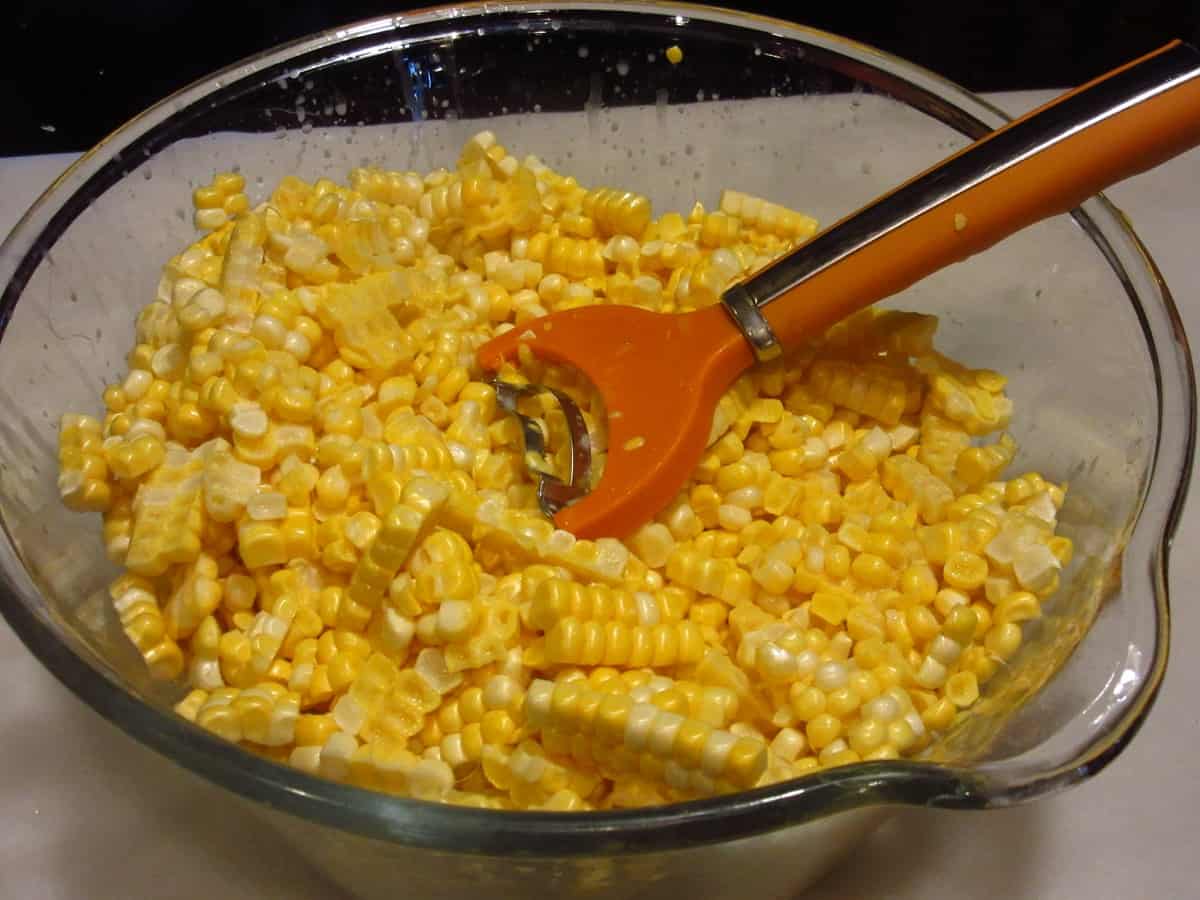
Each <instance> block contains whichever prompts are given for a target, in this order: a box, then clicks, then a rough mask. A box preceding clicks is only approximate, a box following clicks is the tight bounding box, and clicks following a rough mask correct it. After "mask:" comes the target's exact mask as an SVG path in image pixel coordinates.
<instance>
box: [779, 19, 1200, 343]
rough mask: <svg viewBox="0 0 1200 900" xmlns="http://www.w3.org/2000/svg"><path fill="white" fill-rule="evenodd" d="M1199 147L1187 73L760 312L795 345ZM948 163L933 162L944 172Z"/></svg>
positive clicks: (1198, 98)
mask: <svg viewBox="0 0 1200 900" xmlns="http://www.w3.org/2000/svg"><path fill="white" fill-rule="evenodd" d="M1179 46H1180V42H1179V41H1173V42H1171V43H1170V44H1167V45H1166V46H1165V47H1162V48H1160V49H1159V50H1156V51H1155V52H1154V53H1150V54H1147V55H1146V56H1144V57H1142V58H1141V59H1138V60H1134V61H1133V62H1131V63H1129V64H1128V65H1126V66H1122V67H1121V68H1119V69H1115V70H1113V71H1112V72H1109V73H1108V74H1106V75H1103V76H1101V77H1100V78H1097V79H1095V80H1094V81H1092V82H1089V83H1088V84H1086V85H1083V86H1082V87H1080V88H1077V89H1076V90H1074V91H1070V92H1068V93H1066V94H1064V95H1063V96H1062V97H1058V98H1056V99H1054V100H1052V101H1051V102H1050V103H1047V104H1045V105H1044V106H1042V107H1039V108H1038V109H1036V110H1034V111H1033V112H1030V113H1028V114H1027V115H1025V116H1022V117H1021V118H1020V119H1016V120H1014V121H1013V122H1012V123H1010V124H1009V125H1006V126H1005V127H1004V128H1002V129H999V130H997V131H995V132H992V133H991V134H990V135H988V136H987V137H985V138H983V139H981V140H979V141H976V142H975V143H974V144H972V145H970V146H969V147H967V148H965V149H964V150H962V151H960V153H959V154H955V157H957V156H960V155H962V154H963V153H969V152H973V151H975V150H977V148H979V147H981V146H982V145H983V144H985V143H987V142H989V141H992V140H995V139H996V138H997V137H998V136H999V135H1001V134H1003V133H1004V132H1005V131H1007V130H1009V129H1011V128H1014V127H1016V126H1017V125H1018V124H1020V123H1021V122H1024V121H1025V120H1026V119H1029V118H1031V117H1033V116H1035V115H1038V114H1039V113H1042V112H1044V111H1046V110H1048V109H1050V108H1051V107H1053V106H1057V105H1058V104H1060V103H1063V102H1064V101H1066V100H1068V99H1069V98H1071V97H1073V96H1075V95H1076V94H1080V93H1082V92H1084V91H1087V90H1089V89H1090V88H1093V87H1095V86H1096V85H1098V84H1100V83H1101V82H1103V81H1106V80H1108V79H1110V78H1113V77H1114V76H1116V75H1118V74H1120V73H1121V72H1124V71H1125V70H1126V69H1130V68H1132V67H1134V66H1137V65H1139V64H1140V63H1143V62H1145V61H1146V60H1149V59H1151V58H1153V57H1155V56H1158V55H1159V54H1162V53H1166V52H1167V51H1169V50H1172V49H1174V48H1176V47H1179ZM1197 144H1200V79H1196V78H1190V79H1187V80H1185V81H1183V82H1182V83H1180V84H1178V85H1176V86H1174V87H1170V88H1168V89H1166V90H1165V91H1163V92H1162V93H1160V94H1158V95H1157V96H1154V97H1151V98H1150V99H1147V100H1144V101H1142V102H1140V103H1137V104H1135V105H1132V106H1129V107H1127V108H1125V109H1122V110H1120V111H1118V112H1116V113H1114V114H1112V115H1110V116H1109V117H1108V118H1105V119H1103V120H1101V121H1099V122H1096V123H1093V124H1090V125H1087V126H1085V127H1082V128H1080V129H1079V130H1078V131H1076V132H1074V133H1072V134H1070V135H1068V136H1067V137H1065V138H1062V139H1061V140H1060V141H1058V142H1057V143H1055V144H1053V145H1051V146H1050V147H1047V148H1045V149H1042V150H1041V151H1039V152H1038V153H1035V154H1034V155H1032V156H1029V157H1027V158H1025V159H1023V160H1020V161H1018V162H1016V163H1015V164H1012V165H1010V166H1009V167H1008V168H1005V169H1003V170H1001V171H999V172H998V173H997V174H994V175H992V176H991V177H988V178H986V179H985V180H983V181H981V182H979V183H977V184H975V185H973V186H972V187H969V188H967V189H966V190H965V191H963V192H961V193H959V194H957V195H956V196H954V197H953V198H952V199H950V200H947V201H945V202H943V203H940V204H938V205H936V206H933V207H931V208H929V209H927V210H926V211H925V212H923V213H921V214H919V215H917V216H916V217H914V218H912V219H910V220H909V221H907V222H905V223H904V224H902V225H900V226H898V227H896V228H894V229H892V230H890V231H887V232H886V233H884V234H882V235H881V236H879V237H878V238H876V239H875V240H873V241H872V242H870V243H867V244H865V245H863V246H861V247H859V248H858V249H857V250H855V251H853V252H851V253H849V254H848V255H846V256H843V257H841V258H840V259H838V260H837V261H836V262H834V263H832V264H830V265H829V266H828V267H826V268H824V269H821V270H819V271H817V272H816V273H814V274H813V275H810V276H808V277H807V278H806V279H805V280H803V281H801V282H800V283H799V284H797V285H796V286H795V287H792V288H791V289H789V290H787V291H786V292H784V293H782V294H780V295H779V296H778V297H777V298H775V299H774V301H773V302H770V303H767V304H766V305H764V306H763V307H762V312H763V315H764V317H765V318H766V320H767V322H768V323H769V324H770V325H771V328H772V329H773V330H774V332H775V336H776V337H777V338H778V340H779V341H780V343H781V344H783V346H784V347H788V346H792V345H794V344H796V343H797V342H799V341H802V340H805V339H807V338H810V337H811V336H812V335H814V334H819V333H821V331H823V330H824V329H826V328H828V327H829V326H830V325H833V324H834V323H836V322H838V321H840V320H842V319H844V318H845V317H846V316H848V315H850V314H852V313H854V312H856V311H858V310H860V309H862V308H864V307H866V306H869V305H870V304H872V303H875V302H876V301H878V300H881V299H883V298H885V297H889V296H891V295H892V294H895V293H897V292H898V291H901V290H903V289H904V288H906V287H908V286H910V285H912V284H914V283H915V282H917V281H919V280H921V279H922V278H924V277H925V276H927V275H929V274H931V273H933V272H935V271H937V270H938V269H941V268H944V267H945V266H947V265H950V264H951V263H954V262H959V261H961V260H963V259H965V258H966V257H968V256H970V255H972V254H974V253H978V252H980V251H981V250H985V249H987V248H988V247H990V246H992V245H993V244H995V243H996V242H998V241H1000V240H1001V239H1003V238H1005V237H1007V236H1009V235H1011V234H1013V233H1014V232H1016V231H1019V230H1020V229H1022V228H1024V227H1026V226H1028V225H1032V224H1033V223H1035V222H1038V221H1040V220H1042V219H1045V218H1048V217H1050V216H1052V215H1056V214H1060V213H1065V212H1069V211H1070V210H1072V209H1074V208H1075V207H1077V206H1079V205H1080V204H1081V203H1082V202H1083V201H1084V200H1086V199H1087V198H1089V197H1091V196H1093V195H1094V194H1096V193H1097V192H1099V191H1100V190H1102V189H1103V188H1105V187H1107V186H1108V185H1110V184H1112V183H1114V182H1116V181H1120V180H1122V179H1124V178H1128V177H1130V176H1132V175H1136V174H1138V173H1140V172H1144V171H1146V170H1148V169H1151V168H1153V167H1154V166H1157V165H1159V164H1160V163H1162V162H1164V161H1166V160H1168V159H1170V158H1171V157H1173V156H1176V155H1178V154H1179V153H1182V152H1183V151H1184V150H1187V149H1189V148H1191V147H1194V146H1196V145H1197ZM955 157H950V159H951V160H952V159H954V158H955ZM947 162H949V160H944V161H942V162H941V163H938V165H937V166H935V167H933V168H935V169H941V168H942V167H944V166H945V165H946V163H947ZM930 171H932V170H930ZM921 177H923V176H922V175H918V176H917V177H916V178H914V179H912V180H910V182H906V185H907V184H911V183H912V182H914V181H916V180H918V179H920V178H921ZM906 185H902V186H901V187H900V188H897V189H896V191H900V190H902V189H903V188H904V187H905V186H906ZM892 193H893V194H894V193H896V192H895V191H894V192H892ZM888 196H891V195H888ZM886 199H887V198H886V197H885V198H882V199H881V200H880V201H879V202H884V201H886ZM856 215H857V214H856ZM834 227H836V226H834ZM777 264H778V263H777Z"/></svg>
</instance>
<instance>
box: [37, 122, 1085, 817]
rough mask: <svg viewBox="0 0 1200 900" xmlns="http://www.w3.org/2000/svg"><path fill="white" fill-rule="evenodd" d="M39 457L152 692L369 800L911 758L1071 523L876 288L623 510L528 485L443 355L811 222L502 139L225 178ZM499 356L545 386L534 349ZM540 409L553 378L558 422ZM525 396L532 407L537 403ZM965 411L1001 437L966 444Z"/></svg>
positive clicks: (453, 798) (759, 380)
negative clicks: (104, 583)
mask: <svg viewBox="0 0 1200 900" xmlns="http://www.w3.org/2000/svg"><path fill="white" fill-rule="evenodd" d="M194 200H195V205H196V207H197V210H196V215H195V219H196V224H197V227H198V228H200V230H201V231H202V232H203V236H202V237H201V238H200V239H199V240H197V241H196V242H195V243H194V244H192V245H191V246H190V247H188V248H187V249H186V250H185V251H184V252H183V253H181V254H180V255H179V256H177V257H175V258H173V259H171V260H170V262H169V263H168V264H167V265H166V268H165V270H164V274H163V277H162V281H161V284H160V285H159V289H158V296H157V299H155V300H154V301H153V302H152V303H150V304H149V305H148V306H146V307H145V308H144V309H143V310H142V312H141V314H140V315H139V316H138V320H137V337H136V346H135V347H134V348H133V350H132V352H131V353H130V354H129V357H128V362H129V369H130V371H129V374H128V376H127V377H126V378H125V380H124V381H123V382H122V383H120V384H114V385H112V386H110V387H109V388H108V389H107V390H106V391H105V392H104V404H105V407H106V412H105V414H104V416H103V418H102V419H96V418H92V417H89V416H83V415H67V416H64V417H63V420H62V426H61V438H60V451H59V458H60V470H61V475H60V479H59V486H60V490H61V494H62V497H63V500H64V501H65V502H66V503H67V505H68V506H70V507H72V508H74V509H78V510H81V511H93V512H100V513H102V514H103V520H104V526H103V536H104V543H105V546H106V549H107V553H108V555H109V557H110V558H111V559H112V560H113V561H114V562H115V563H117V564H119V565H121V566H122V567H123V568H124V570H125V571H124V574H122V575H121V576H120V577H119V578H117V580H116V581H115V582H114V583H113V584H112V586H111V596H112V600H113V603H114V606H115V609H116V613H117V615H118V616H119V618H120V621H121V623H122V625H123V627H124V630H125V632H126V634H127V635H128V637H129V639H130V641H132V643H133V644H134V645H136V647H137V648H138V650H139V651H140V652H141V653H142V655H143V656H144V658H145V660H146V664H147V665H148V667H149V669H150V671H151V672H152V673H153V674H154V675H155V676H157V677H160V678H163V679H179V680H182V681H184V682H185V683H186V685H187V687H188V688H189V689H190V693H188V694H187V695H186V697H185V698H184V699H183V700H182V701H181V702H180V703H179V704H178V707H177V709H178V712H179V714H180V715H181V716H184V717H185V718H187V719H188V720H190V721H192V722H195V723H196V724H197V725H199V726H200V727H202V728H205V729H208V730H209V731H211V732H214V733H216V734H218V735H220V736H222V737H224V738H226V739H228V740H230V741H234V742H238V743H240V744H241V745H242V746H244V747H246V748H247V749H249V750H252V751H253V752H256V753H259V754H262V755H264V756H267V757H270V758H272V759H276V760H279V761H285V762H289V763H290V764H291V765H293V766H296V767H298V768H300V769H303V770H305V771H308V772H312V773H318V774H320V775H322V776H325V777H328V778H331V779H336V780H339V781H346V782H350V783H353V784H357V785H361V786H365V787H369V788H375V789H378V790H382V791H388V792H391V793H396V794H402V795H408V796H414V797H419V798H423V799H438V800H444V801H447V802H451V803H460V804H468V805H475V806H484V807H503V808H518V809H526V808H528V809H555V810H586V809H605V808H620V807H633V806H641V805H646V804H658V803H665V802H671V801H675V800H680V799H687V798H693V797H697V796H705V795H712V794H715V793H721V792H727V791H733V790H738V789H744V788H748V787H752V786H756V785H763V784H769V783H773V782H778V781H781V780H785V779H790V778H794V777H797V776H800V775H803V774H805V773H808V772H813V771H816V770H818V769H825V768H830V767H834V766H842V765H847V764H852V763H856V762H859V761H861V760H880V759H890V758H895V757H901V756H911V755H913V754H915V753H918V752H919V751H921V750H922V749H923V748H925V747H926V746H928V744H929V743H930V742H931V741H932V740H934V739H935V738H936V736H937V734H938V733H939V732H941V731H944V730H945V729H947V728H948V727H950V726H951V725H952V724H953V723H954V722H955V720H956V718H957V717H958V716H960V715H969V714H970V713H969V711H970V708H971V706H972V705H973V704H974V703H975V702H976V700H977V699H978V697H979V693H980V687H981V685H983V684H984V683H985V682H986V681H987V680H988V679H989V678H990V677H992V676H993V675H994V673H995V672H996V671H997V669H998V668H999V667H1000V666H1002V665H1004V663H1005V661H1006V660H1008V659H1009V658H1010V657H1012V655H1013V654H1014V653H1015V652H1016V650H1017V649H1018V647H1019V646H1020V644H1021V641H1022V626H1021V623H1022V622H1023V621H1025V620H1029V619H1033V618H1036V617H1038V616H1039V615H1040V609H1041V603H1042V602H1043V601H1044V600H1045V599H1046V598H1047V597H1048V596H1049V595H1050V594H1052V593H1053V592H1054V591H1055V589H1056V588H1057V586H1058V579H1059V571H1060V569H1061V567H1062V566H1063V565H1065V564H1066V563H1067V562H1068V561H1069V558H1070V555H1071V543H1070V541H1069V540H1067V539H1066V538H1064V537H1061V536H1056V535H1055V524H1056V517H1057V511H1058V509H1059V507H1060V506H1061V504H1062V501H1063V488H1062V487H1061V486H1059V485H1055V484H1051V483H1048V482H1047V481H1045V480H1044V479H1043V478H1042V477H1040V476H1039V475H1037V474H1025V475H1021V476H1019V477H1014V478H1009V479H1007V480H1005V478H1004V473H1005V469H1006V467H1007V466H1008V464H1009V463H1010V462H1011V460H1012V457H1013V454H1014V452H1015V450H1016V446H1015V444H1014V442H1013V440H1012V439H1011V438H1010V437H1009V436H1008V435H1007V434H1003V433H1000V432H1001V431H1002V429H1003V428H1004V427H1005V426H1006V425H1007V423H1008V420H1009V417H1010V415H1011V411H1012V407H1011V403H1010V402H1009V400H1008V399H1007V398H1006V396H1005V394H1004V386H1005V379H1004V378H1003V376H1002V375H1000V374H998V373H996V372H993V371H988V370H974V369H970V368H968V367H966V366H964V365H962V364H960V363H957V362H954V361H952V360H950V359H947V358H945V357H944V356H942V355H940V354H939V353H938V352H937V351H936V350H935V349H934V347H933V334H934V330H935V328H936V325H937V322H936V319H934V318H933V317H930V316H922V315H916V314H911V313H902V312H895V311H878V310H868V311H865V312H863V313H861V314H859V315H856V316H855V317H854V318H852V319H850V320H848V321H846V322H843V323H842V324H840V325H838V326H837V327H835V328H833V329H832V330H831V331H830V332H829V333H828V334H827V335H826V336H825V338H824V339H823V340H822V341H820V342H817V343H815V344H813V345H812V346H810V347H806V348H805V349H804V350H802V351H798V352H795V353H792V354H790V355H789V356H787V357H786V358H784V359H782V360H779V361H776V362H775V363H772V364H768V365H764V366H760V367H759V368H757V369H756V370H754V371H752V372H750V373H749V374H747V375H746V376H744V377H743V378H742V379H740V380H739V381H738V382H737V384H736V385H735V386H734V387H733V389H731V390H730V391H729V392H728V394H727V395H726V396H725V397H724V399H723V400H722V402H721V404H720V406H719V408H718V410H717V413H716V416H715V419H714V422H713V429H712V434H711V439H710V443H709V447H708V450H707V453H706V455H705V456H704V458H703V460H702V462H701V463H700V465H699V467H698V469H697V470H696V472H695V474H694V476H693V478H692V480H691V481H690V482H689V483H688V485H687V487H686V488H685V490H684V491H683V492H681V493H680V495H679V496H678V497H677V499H676V500H675V501H674V502H673V503H672V504H671V505H670V506H669V508H667V509H666V510H665V511H663V512H662V514H661V515H660V516H658V518H657V520H656V521H654V522H653V523H650V524H647V525H646V526H644V527H643V528H641V529H640V530H639V531H638V532H637V533H635V534H633V535H632V536H630V537H629V538H628V539H627V540H624V541H617V540H614V539H600V540H596V541H584V540H576V539H575V538H574V537H573V536H571V535H569V534H567V533H565V532H561V531H555V530H554V528H553V527H552V525H551V524H550V523H549V522H548V521H546V520H545V519H543V518H542V517H541V515H540V514H539V512H538V510H537V504H536V500H535V496H534V486H533V483H532V481H531V479H530V477H529V475H528V473H527V471H526V469H525V462H524V459H523V446H522V443H521V434H520V430H519V428H518V425H517V423H516V422H515V421H513V420H512V419H511V418H509V417H506V416H505V415H504V414H503V412H502V411H498V410H497V404H496V398H495V394H494V392H493V390H492V388H491V387H490V386H489V385H488V384H486V383H485V382H484V381H483V380H482V373H481V372H480V371H479V369H478V368H477V367H476V365H475V363H474V353H475V350H476V349H477V348H478V347H479V346H480V345H481V344H482V343H483V342H484V341H486V340H487V339H489V338H490V337H492V336H494V335H496V334H499V333H501V332H503V331H504V330H506V329H509V328H513V327H521V325H522V324H523V323H524V322H525V321H527V320H529V319H531V318H534V317H536V316H540V315H543V314H545V313H547V312H551V311H554V310H561V309H565V308H569V307H572V306H578V305H581V304H589V303H603V302H612V303H631V304H637V305H640V306H644V307H649V308H653V309H658V310H663V311H672V310H679V311H683V310H688V309H693V308H696V307H700V306H705V305H708V304H712V303H715V302H717V300H718V297H719V296H720V294H721V292H722V290H724V289H725V287H726V286H727V285H729V284H730V283H731V282H732V281H734V280H736V279H738V278H741V277H743V276H744V275H746V274H748V273H750V272H752V271H754V270H756V269H758V268H760V267H761V266H763V265H765V264H766V263H768V262H769V261H770V260H771V259H773V258H775V257H776V256H778V255H779V254H781V253H784V252H786V251H788V250H789V249H791V248H793V247H795V246H796V245H798V244H799V243H802V242H803V241H805V240H806V239H808V238H809V237H810V236H811V235H812V234H813V233H814V232H815V230H816V223H815V222H814V221H813V220H812V219H810V218H808V217H807V216H804V215H802V214H800V213H797V212H794V211H791V210H788V209H785V208H783V207H780V206H778V205H775V204H772V203H770V202H767V201H765V200H762V199H759V198H756V197H751V196H748V195H746V194H742V193H738V192H735V191H726V192H725V193H724V194H723V195H722V197H721V200H720V208H719V209H718V210H713V211H707V210H705V208H704V207H703V206H701V205H700V204H696V206H695V207H694V208H693V209H692V210H691V212H690V213H689V214H687V215H686V216H684V215H680V214H678V213H668V214H665V215H662V216H660V217H658V218H655V217H654V216H653V213H652V210H651V205H650V202H649V200H648V199H647V198H646V197H643V196H641V195H638V194H635V193H627V192H622V191H618V190H612V189H603V188H602V189H596V190H589V189H586V188H584V187H583V186H581V185H579V184H578V183H577V182H576V181H575V180H574V179H573V178H570V177H567V176H564V175H561V174H559V173H557V172H555V171H552V170H551V169H550V168H548V167H547V166H545V165H544V164H542V163H541V162H540V161H539V160H537V159H536V158H534V157H525V158H524V159H523V160H518V158H517V157H515V156H512V155H510V154H509V153H508V152H507V151H506V150H505V149H504V148H503V147H502V146H501V145H500V144H498V143H497V142H496V139H495V136H494V135H492V134H490V133H488V132H484V133H481V134H479V135H477V136H476V137H474V138H472V139H471V140H470V141H469V142H468V143H467V144H466V147H465V149H464V151H463V153H462V157H461V159H460V160H459V162H458V165H457V168H456V169H454V170H452V171H450V170H445V169H439V170H437V171H434V172H431V173H429V174H428V175H425V176H421V175H418V174H416V173H411V172H388V171H380V170H375V169H356V170H354V171H352V172H351V173H350V183H349V186H343V185H339V184H336V183H334V182H332V181H328V180H324V179H322V180H320V181H317V182H316V183H315V184H308V183H305V182H303V181H300V180H299V179H297V178H293V177H288V178H284V179H283V181H282V182H281V183H280V184H279V186H278V187H277V188H276V189H275V191H274V193H273V194H272V195H271V196H270V198H269V199H268V200H267V201H266V202H263V203H261V204H259V205H257V206H253V207H252V206H251V204H250V202H249V200H248V198H247V196H246V194H245V193H244V181H243V179H242V178H241V177H240V176H238V175H236V174H229V173H227V174H222V175H218V176H217V177H216V178H214V180H213V181H212V183H211V184H210V185H207V186H205V187H202V188H200V189H198V190H197V191H195V194H194ZM507 376H508V377H510V378H514V379H515V378H520V377H529V378H534V379H537V380H542V381H544V382H549V383H553V384H559V385H561V386H564V387H567V388H568V389H571V390H574V391H576V392H577V396H578V397H579V400H580V402H581V403H582V404H583V406H584V409H585V410H586V416H587V419H588V423H589V427H590V428H591V429H592V430H593V431H594V432H595V439H596V441H597V446H598V447H600V448H601V449H602V447H603V411H602V410H601V409H600V408H599V406H598V405H596V402H595V399H594V398H592V397H590V396H588V395H587V393H586V391H580V390H579V385H577V384H572V383H571V382H570V379H569V377H568V376H567V375H566V374H564V373H561V372H559V373H556V372H554V371H550V370H546V369H545V368H543V367H540V366H539V365H538V364H537V363H536V361H535V360H532V359H529V358H526V359H524V360H523V365H522V366H521V367H520V370H519V371H517V370H513V371H510V372H508V373H507ZM554 412H555V411H554V410H547V411H546V417H547V419H548V420H549V419H553V415H554ZM548 424H549V425H553V422H549V423H548ZM989 435H998V437H995V438H994V439H988V436H989Z"/></svg>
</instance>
